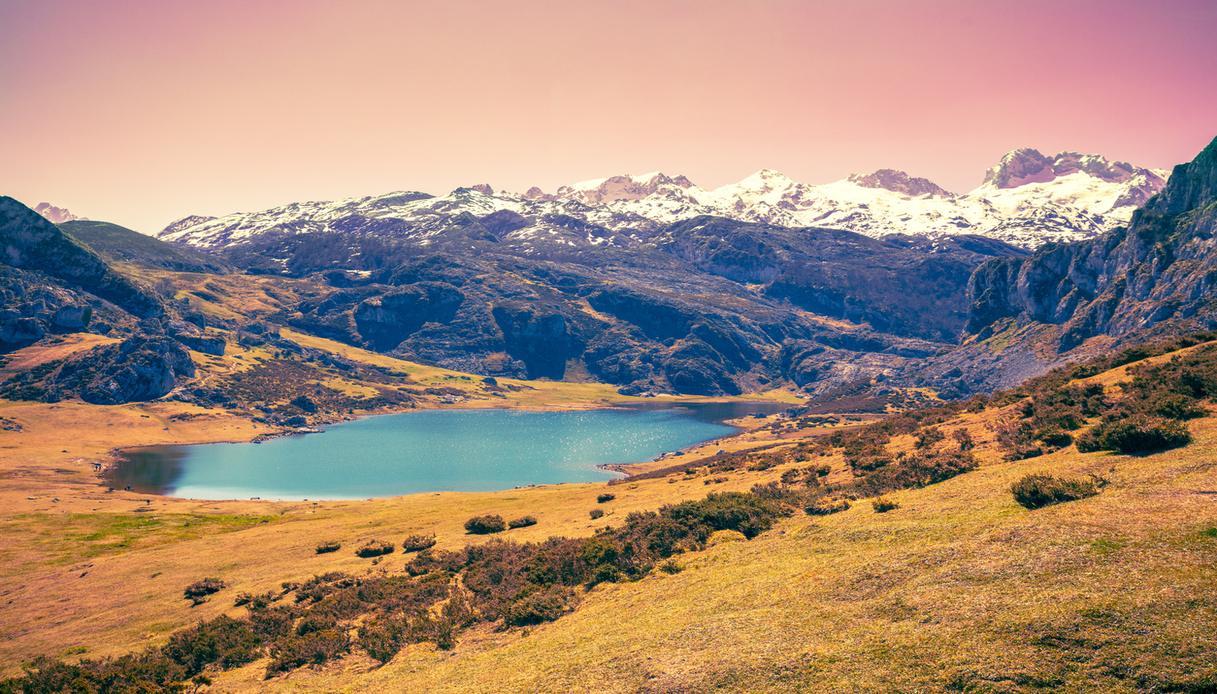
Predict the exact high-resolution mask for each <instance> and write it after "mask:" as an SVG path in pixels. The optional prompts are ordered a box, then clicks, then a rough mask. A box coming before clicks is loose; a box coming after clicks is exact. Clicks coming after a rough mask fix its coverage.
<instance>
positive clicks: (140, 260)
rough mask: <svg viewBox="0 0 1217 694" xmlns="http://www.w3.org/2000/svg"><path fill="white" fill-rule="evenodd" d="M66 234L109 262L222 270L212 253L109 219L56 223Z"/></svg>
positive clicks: (195, 270)
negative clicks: (161, 238) (167, 240)
mask: <svg viewBox="0 0 1217 694" xmlns="http://www.w3.org/2000/svg"><path fill="white" fill-rule="evenodd" d="M59 228H60V229H63V231H64V232H65V233H67V235H68V236H70V237H72V238H74V239H76V240H77V241H79V242H80V243H81V244H83V245H85V246H87V247H88V248H90V249H92V250H93V252H95V253H97V254H98V255H100V256H101V257H103V258H105V259H106V260H107V261H109V262H111V263H136V264H141V265H149V266H151V267H158V268H162V269H165V270H177V271H180V272H223V271H224V269H225V264H224V263H223V262H222V261H221V260H220V259H219V258H216V257H214V256H211V255H209V254H207V253H203V252H200V251H197V250H194V249H192V248H182V247H180V246H173V245H170V244H168V243H165V242H163V241H158V240H157V239H155V238H153V237H151V236H148V235H146V234H141V233H139V232H138V231H132V230H131V229H127V228H126V227H121V226H119V225H117V224H110V223H109V222H96V221H90V220H79V219H78V220H68V221H64V222H60V223H59Z"/></svg>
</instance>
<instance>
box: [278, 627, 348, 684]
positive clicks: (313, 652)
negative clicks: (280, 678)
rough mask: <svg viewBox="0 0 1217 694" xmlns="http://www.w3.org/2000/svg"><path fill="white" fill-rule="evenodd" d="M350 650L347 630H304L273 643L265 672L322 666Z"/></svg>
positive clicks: (332, 628)
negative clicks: (304, 666)
mask: <svg viewBox="0 0 1217 694" xmlns="http://www.w3.org/2000/svg"><path fill="white" fill-rule="evenodd" d="M349 650H351V639H350V637H349V636H347V632H346V629H344V628H342V627H340V626H338V625H336V624H335V625H333V626H329V627H326V628H322V629H315V630H306V631H304V633H299V632H297V634H296V635H295V636H289V637H287V638H285V639H280V640H278V641H276V642H275V643H274V644H273V645H272V646H271V649H270V658H271V660H270V664H269V665H267V666H266V669H267V671H268V672H272V673H273V672H287V671H288V670H293V669H295V668H298V667H301V666H303V665H324V664H325V663H326V662H328V661H330V660H334V659H336V658H338V657H339V656H341V655H343V654H344V653H346V652H347V651H349Z"/></svg>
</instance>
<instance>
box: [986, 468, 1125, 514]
mask: <svg viewBox="0 0 1217 694" xmlns="http://www.w3.org/2000/svg"><path fill="white" fill-rule="evenodd" d="M1104 484H1105V482H1104V480H1102V479H1100V478H1097V477H1090V478H1066V477H1056V476H1053V475H1048V474H1043V473H1040V474H1030V475H1026V476H1025V477H1023V478H1022V479H1020V480H1019V481H1017V482H1015V483H1014V484H1013V485H1011V486H1010V493H1011V494H1013V495H1014V500H1015V501H1017V502H1018V503H1019V504H1021V505H1022V506H1024V507H1025V508H1029V509H1037V508H1043V507H1044V506H1051V505H1052V504H1059V503H1062V502H1065V501H1076V500H1078V499H1085V498H1087V497H1091V496H1094V495H1096V494H1098V493H1099V490H1100V489H1102V487H1103V485H1104Z"/></svg>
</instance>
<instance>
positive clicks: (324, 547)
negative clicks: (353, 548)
mask: <svg viewBox="0 0 1217 694" xmlns="http://www.w3.org/2000/svg"><path fill="white" fill-rule="evenodd" d="M340 549H342V543H340V542H336V541H333V540H331V541H328V542H322V543H321V544H319V545H317V554H329V553H330V552H337V551H338V550H340Z"/></svg>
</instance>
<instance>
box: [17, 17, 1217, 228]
mask: <svg viewBox="0 0 1217 694" xmlns="http://www.w3.org/2000/svg"><path fill="white" fill-rule="evenodd" d="M1215 27H1217V2H1213V1H1212V0H1202V1H1191V2H1189V1H1182V0H1180V1H1170V0H1157V1H1152V2H1151V1H1147V2H1127V1H1124V2H1122V1H1118V0H1106V1H1102V2H1100V1H1094V2H1090V1H1086V2H1081V1H1079V2H1069V1H1067V0H1053V1H1041V0H1033V1H1030V2H1028V1H1025V0H1024V1H1022V2H988V1H985V0H937V1H927V2H913V1H908V2H899V1H897V0H890V1H888V2H880V1H878V0H872V1H867V0H861V1H859V0H851V1H850V2H845V1H844V0H840V1H837V2H780V1H772V2H747V1H731V2H728V1H726V0H723V1H720V2H711V1H709V0H700V1H690V2H665V1H655V0H650V1H646V2H633V1H625V2H603V1H599V2H586V3H584V2H575V1H567V2H559V1H554V2H541V1H534V0H513V1H511V2H500V1H492V0H487V1H485V2H445V1H443V0H437V1H435V2H413V3H410V2H308V1H303V0H300V1H287V0H284V1H282V2H277V1H266V2H254V1H252V0H244V1H240V2H237V1H228V0H210V1H209V2H191V3H187V2H176V1H174V0H157V1H148V2H143V1H127V2H124V1H122V0H113V1H111V2H97V1H95V0H81V1H78V2H58V1H55V0H39V1H38V2H21V1H19V0H0V94H2V95H3V96H0V100H2V101H0V193H3V194H8V195H12V196H14V197H16V198H18V199H20V200H22V201H24V202H26V203H28V204H31V205H33V204H34V203H37V202H39V201H42V200H48V201H51V202H53V203H55V204H58V205H62V206H66V207H69V208H70V209H72V210H73V211H75V212H76V213H78V214H82V215H86V216H88V217H91V218H94V219H106V220H110V221H115V222H118V223H121V224H125V225H128V226H131V227H133V228H135V229H138V230H140V231H145V232H155V231H157V230H159V229H160V228H162V227H163V226H164V225H165V224H166V223H168V222H169V221H171V220H173V219H175V218H178V217H181V216H183V215H186V214H194V213H198V214H223V213H227V212H232V211H238V210H253V209H262V208H265V207H269V206H273V205H276V204H281V203H285V202H289V201H292V200H304V199H327V198H336V197H345V196H351V195H365V194H376V193H383V192H388V191H393V190H424V191H428V192H433V193H443V192H446V191H448V190H450V189H452V188H453V187H456V186H458V185H467V184H473V183H481V182H487V183H490V184H491V185H493V186H495V187H496V188H500V189H508V190H524V189H526V188H528V187H529V186H531V185H540V186H541V187H543V188H546V189H553V188H555V187H557V186H558V185H560V184H562V183H567V182H571V181H576V180H581V179H586V178H595V177H600V176H605V175H609V174H613V173H626V172H633V173H641V172H645V171H651V170H657V169H658V170H663V171H666V172H669V173H684V174H686V175H688V176H689V177H690V178H691V179H693V180H694V182H697V183H699V184H700V185H703V186H706V187H713V186H717V185H721V184H723V183H726V182H729V181H734V180H738V179H740V178H743V177H744V176H746V175H748V174H749V173H751V172H753V171H755V170H756V169H759V168H762V167H768V168H774V169H778V170H780V171H783V172H785V173H786V174H788V175H790V176H792V177H794V178H796V179H799V180H803V181H807V182H810V183H820V182H826V181H830V180H835V179H838V178H841V177H843V176H845V175H847V174H849V173H851V172H855V171H869V170H873V169H876V168H881V167H894V168H901V169H905V170H906V171H908V172H910V173H912V174H914V175H920V176H926V177H929V178H931V179H933V180H935V181H937V182H938V183H940V184H942V185H944V186H946V187H947V188H949V189H953V190H961V191H962V190H967V189H970V188H972V187H974V186H976V185H977V184H979V183H980V179H981V177H982V175H983V172H984V170H985V169H986V168H987V167H988V166H990V165H992V164H993V163H994V162H995V161H996V160H997V159H998V158H999V157H1000V156H1001V154H1002V153H1003V152H1005V151H1007V150H1009V149H1012V148H1015V147H1020V146H1031V147H1036V148H1038V149H1040V150H1042V151H1044V152H1047V153H1052V152H1056V151H1059V150H1063V149H1074V150H1080V151H1086V152H1096V153H1101V154H1105V155H1107V156H1110V157H1113V158H1118V159H1123V160H1128V161H1132V162H1134V163H1138V164H1141V165H1145V166H1162V167H1167V166H1170V165H1172V164H1174V163H1178V162H1180V161H1184V160H1187V159H1190V158H1191V157H1192V156H1193V155H1194V154H1195V153H1196V152H1197V151H1198V150H1199V149H1200V148H1201V147H1203V146H1204V145H1205V144H1207V143H1208V141H1209V140H1210V139H1212V137H1213V136H1214V135H1217V41H1214V37H1213V30H1214V28H1215Z"/></svg>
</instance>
